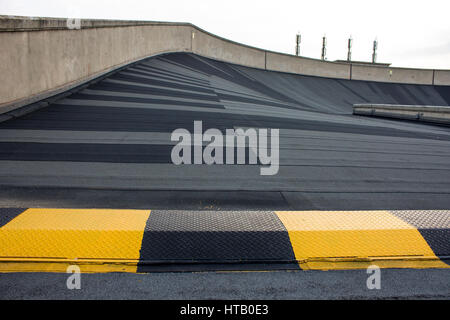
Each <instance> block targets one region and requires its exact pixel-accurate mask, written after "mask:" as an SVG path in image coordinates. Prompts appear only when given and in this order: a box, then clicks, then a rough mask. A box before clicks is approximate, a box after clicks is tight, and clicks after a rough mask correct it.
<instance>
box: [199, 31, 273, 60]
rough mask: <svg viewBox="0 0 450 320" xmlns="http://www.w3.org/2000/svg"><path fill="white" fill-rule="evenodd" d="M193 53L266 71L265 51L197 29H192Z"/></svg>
mask: <svg viewBox="0 0 450 320" xmlns="http://www.w3.org/2000/svg"><path fill="white" fill-rule="evenodd" d="M192 52H194V53H196V54H199V55H202V56H205V57H208V58H213V59H217V60H221V61H225V62H233V63H236V64H239V65H243V66H249V67H254V68H260V69H265V52H264V50H260V49H256V48H252V47H248V46H245V45H242V44H240V43H236V42H233V41H229V40H226V39H223V38H219V37H217V36H215V35H212V34H210V33H208V32H205V31H202V30H199V29H197V28H195V27H193V28H192Z"/></svg>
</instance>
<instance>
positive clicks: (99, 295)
mask: <svg viewBox="0 0 450 320" xmlns="http://www.w3.org/2000/svg"><path fill="white" fill-rule="evenodd" d="M67 278H68V275H67V274H53V273H10V274H0V299H251V300H253V299H258V300H259V299H261V300H264V299H445V300H448V299H450V269H427V270H414V269H381V289H380V290H377V289H372V290H369V289H368V288H367V285H366V282H367V278H368V274H367V273H366V270H346V271H290V272H287V271H276V272H232V273H150V274H122V273H110V274H82V275H81V289H80V290H77V289H73V290H69V289H67V286H66V281H67Z"/></svg>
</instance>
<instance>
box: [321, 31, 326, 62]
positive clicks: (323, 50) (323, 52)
mask: <svg viewBox="0 0 450 320" xmlns="http://www.w3.org/2000/svg"><path fill="white" fill-rule="evenodd" d="M326 58H327V36H326V35H324V36H323V38H322V60H325V59H326Z"/></svg>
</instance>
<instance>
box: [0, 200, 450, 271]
mask: <svg viewBox="0 0 450 320" xmlns="http://www.w3.org/2000/svg"><path fill="white" fill-rule="evenodd" d="M449 257H450V210H441V211H438V210H435V211H171V210H152V211H151V210H113V209H37V208H36V209H17V208H0V272H26V271H48V272H65V271H66V270H67V267H68V266H70V265H77V266H79V267H80V269H81V271H82V272H148V271H176V270H178V271H190V270H216V271H217V270H223V271H226V270H241V271H242V270H274V269H293V270H295V269H318V270H330V269H355V268H367V267H369V266H370V265H377V266H379V267H381V268H449V267H450V265H449V261H450V260H448V259H449Z"/></svg>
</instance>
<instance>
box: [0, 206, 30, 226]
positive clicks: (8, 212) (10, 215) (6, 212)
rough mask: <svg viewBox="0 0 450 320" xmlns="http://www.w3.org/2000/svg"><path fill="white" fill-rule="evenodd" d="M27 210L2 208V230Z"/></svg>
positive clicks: (0, 213)
mask: <svg viewBox="0 0 450 320" xmlns="http://www.w3.org/2000/svg"><path fill="white" fill-rule="evenodd" d="M25 210H27V209H24V208H0V228H1V227H3V226H4V225H6V224H7V223H9V222H10V221H11V220H12V219H14V218H15V217H17V216H18V215H19V214H21V213H22V212H24V211H25Z"/></svg>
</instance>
